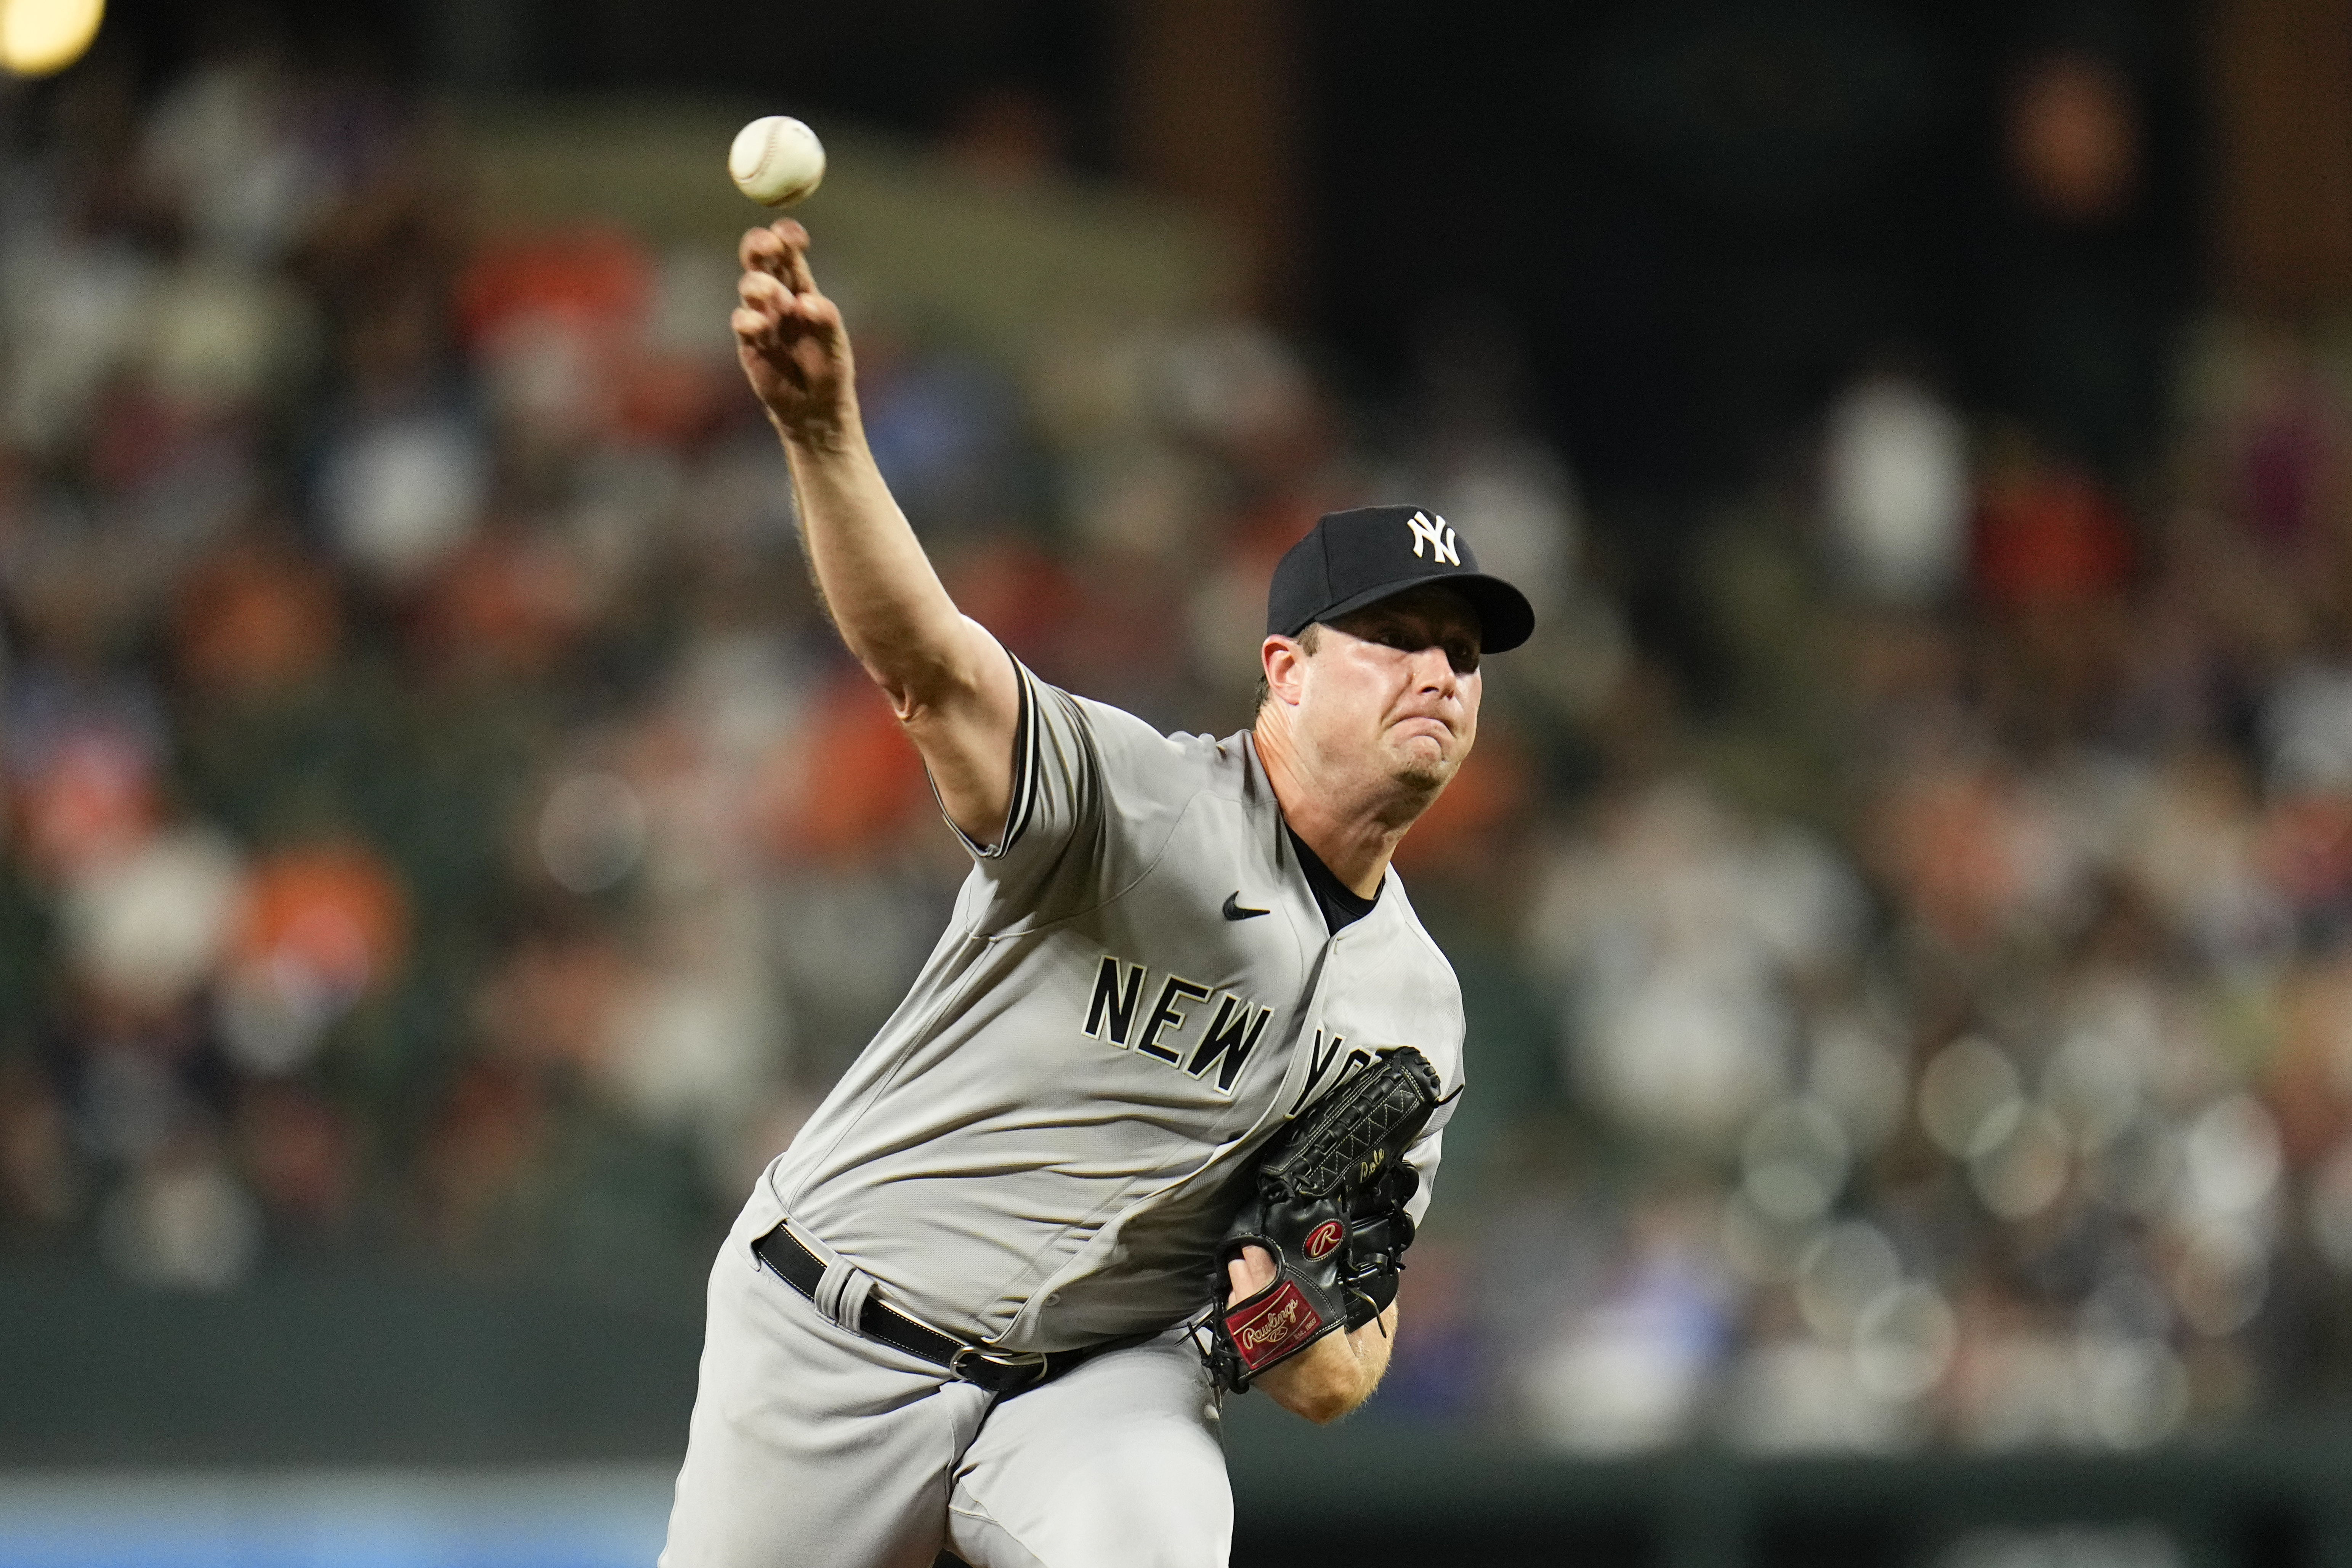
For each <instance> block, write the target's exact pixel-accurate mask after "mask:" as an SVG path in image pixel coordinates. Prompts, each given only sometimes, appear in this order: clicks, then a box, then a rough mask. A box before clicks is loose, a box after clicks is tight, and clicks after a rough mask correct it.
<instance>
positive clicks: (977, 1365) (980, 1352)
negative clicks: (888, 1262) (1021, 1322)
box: [751, 1225, 1152, 1397]
mask: <svg viewBox="0 0 2352 1568" xmlns="http://www.w3.org/2000/svg"><path fill="white" fill-rule="evenodd" d="M751 1250H752V1251H754V1252H756V1253H758V1254H759V1255H760V1260H761V1262H763V1263H765V1264H766V1265H767V1266H768V1267H769V1268H772V1269H774V1270H775V1271H776V1273H777V1274H778V1275H779V1276H780V1277H782V1279H783V1281H784V1283H785V1284H787V1285H790V1286H791V1287H792V1288H793V1289H795V1290H797V1291H799V1292H800V1293H801V1294H802V1295H803V1296H806V1297H807V1298H808V1299H809V1300H811V1301H814V1300H816V1288H817V1285H818V1282H819V1281H821V1280H823V1279H824V1259H822V1258H819V1257H817V1255H816V1254H815V1253H814V1252H811V1251H810V1250H809V1249H808V1248H807V1247H803V1245H801V1239H800V1237H796V1236H794V1235H793V1233H792V1228H791V1227H790V1226H782V1225H780V1226H776V1228H775V1229H773V1230H772V1231H770V1232H769V1233H768V1234H767V1235H765V1236H763V1237H761V1238H760V1239H759V1240H757V1241H755V1242H753V1243H752V1244H751ZM857 1331H858V1332H859V1333H861V1334H863V1335H865V1336H866V1338H867V1339H869V1340H880V1341H881V1342H883V1343H884V1344H886V1345H896V1346H897V1347H898V1349H900V1350H902V1351H905V1352H907V1353H908V1355H911V1356H918V1357H920V1358H921V1359H922V1360H924V1361H927V1362H929V1363H932V1364H933V1365H935V1366H943V1367H945V1368H947V1369H948V1372H949V1373H950V1375H951V1376H954V1377H959V1378H961V1379H962V1380H963V1381H964V1382H966V1383H971V1384H979V1385H980V1386H981V1387H982V1388H984V1389H986V1390H988V1391H989V1392H990V1393H991V1394H997V1395H999V1396H1000V1397H1010V1396H1011V1395H1013V1394H1025V1393H1027V1392H1028V1391H1029V1390H1030V1389H1033V1388H1034V1387H1036V1386H1037V1385H1038V1384H1041V1383H1050V1382H1052V1381H1053V1380H1054V1379H1055V1378H1057V1377H1059V1376H1061V1375H1062V1374H1063V1373H1066V1372H1067V1371H1069V1370H1070V1369H1071V1368H1072V1367H1074V1366H1076V1365H1077V1364H1079V1363H1081V1362H1085V1361H1089V1360H1092V1359H1093V1358H1094V1357H1096V1356H1098V1355H1100V1354H1102V1352H1105V1351H1112V1350H1118V1349H1119V1348H1120V1347H1122V1346H1125V1345H1139V1344H1141V1343H1142V1342H1144V1341H1146V1340H1148V1339H1150V1338H1152V1336H1151V1335H1150V1334H1130V1335H1129V1336H1128V1337H1127V1338H1125V1339H1118V1340H1105V1341H1104V1342H1102V1343H1100V1344H1098V1345H1084V1346H1081V1347H1080V1348H1078V1349H1076V1350H1074V1351H996V1350H990V1349H988V1348H987V1347H986V1346H984V1345H968V1344H966V1343H964V1342H962V1341H961V1340H959V1339H951V1338H950V1337H949V1336H948V1335H946V1334H943V1333H941V1332H940V1331H938V1330H937V1329H932V1328H926V1327H925V1326H924V1325H922V1324H921V1323H919V1322H917V1321H915V1320H914V1319H912V1318H910V1317H908V1316H907V1314H906V1313H904V1312H901V1311H898V1310H896V1309H895V1308H892V1307H890V1306H888V1305H887V1304H886V1303H884V1302H882V1301H878V1300H875V1299H874V1298H873V1297H872V1296H868V1297H867V1298H866V1306H865V1309H864V1310H862V1311H860V1312H859V1313H858V1314H857Z"/></svg>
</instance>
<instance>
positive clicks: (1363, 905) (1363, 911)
mask: <svg viewBox="0 0 2352 1568" xmlns="http://www.w3.org/2000/svg"><path fill="white" fill-rule="evenodd" d="M1282 830H1283V831H1284V832H1285V833H1287V834H1289V835H1290V842H1291V845H1292V847H1294V848H1296V849H1297V851H1298V863H1299V865H1301V866H1303V867H1305V868H1306V870H1307V886H1308V887H1309V888H1312V889H1315V906H1316V908H1318V909H1319V910H1322V911H1323V923H1324V924H1325V925H1327V926H1328V927H1330V928H1331V934H1332V935H1333V936H1338V935H1339V933H1340V932H1341V931H1345V930H1347V929H1348V928H1349V926H1351V925H1354V924H1355V923H1356V922H1357V921H1360V920H1362V919H1363V918H1364V917H1365V916H1366V915H1368V914H1370V913H1371V912H1372V906H1373V905H1374V904H1377V903H1379V902H1380V901H1381V895H1380V892H1379V890H1378V889H1374V890H1373V893H1372V896H1371V897H1370V898H1369V899H1367V898H1365V897H1363V896H1362V895H1361V894H1360V893H1358V892H1357V891H1356V890H1355V889H1352V888H1350V887H1349V886H1348V884H1347V883H1345V882H1342V881H1341V880H1339V876H1338V874H1337V873H1335V872H1334V871H1333V870H1332V869H1331V868H1330V867H1328V866H1326V865H1325V864H1323V857H1321V856H1320V855H1318V854H1317V853H1315V851H1314V850H1312V849H1309V848H1308V847H1307V840H1305V839H1304V838H1301V837H1298V830H1297V829H1296V828H1294V827H1292V826H1290V824H1288V823H1284V824H1283V825H1282Z"/></svg>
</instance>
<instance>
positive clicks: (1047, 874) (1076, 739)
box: [942, 659, 1189, 917]
mask: <svg viewBox="0 0 2352 1568" xmlns="http://www.w3.org/2000/svg"><path fill="white" fill-rule="evenodd" d="M1013 673H1014V675H1015V676H1016V677H1017V678H1018V679H1019V682H1020V694H1021V709H1020V715H1019V718H1018V720H1017V721H1016V723H1015V725H1014V729H1013V790H1012V794H1011V796H1010V797H1009V799H1008V800H1007V801H1006V804H1005V811H1004V823H1003V826H1002V827H1001V828H1000V829H999V830H998V831H997V834H996V836H995V841H994V842H993V843H990V844H982V843H980V842H979V841H977V840H975V839H974V838H972V837H971V835H969V834H967V833H965V832H964V831H963V830H962V829H961V828H960V827H957V826H956V825H955V823H954V822H953V820H952V819H950V820H949V821H948V826H949V827H950V830H952V831H953V832H954V833H955V836H956V837H957V838H958V839H959V840H960V841H961V843H962V845H963V847H964V848H965V850H966V851H967V852H968V853H970V854H971V857H972V859H973V862H974V864H975V867H976V868H977V869H978V871H979V872H980V874H981V876H982V879H984V880H986V881H988V882H991V883H992V884H995V885H996V887H997V889H998V891H999V892H1000V894H1002V895H1003V896H1005V897H1008V898H1011V899H1013V900H1018V901H1021V902H1023V903H1024V904H1025V905H1026V906H1028V907H1030V908H1031V909H1032V910H1033V912H1036V913H1039V914H1043V915H1047V916H1049V917H1050V915H1051V914H1052V913H1053V912H1055V911H1053V910H1049V909H1046V908H1045V907H1044V906H1045V904H1046V903H1047V902H1048V901H1052V902H1067V901H1068V900H1075V899H1079V898H1082V897H1083V896H1084V894H1085V891H1086V887H1087V884H1088V883H1089V882H1091V883H1094V884H1096V885H1097V886H1099V885H1101V884H1104V883H1107V882H1108V881H1110V880H1113V879H1116V878H1117V876H1118V871H1119V866H1120V862H1121V859H1122V857H1121V856H1120V855H1119V853H1118V851H1119V849H1120V848H1121V847H1123V845H1125V844H1126V843H1127V842H1128V841H1129V840H1135V839H1139V838H1142V837H1148V836H1149V834H1150V829H1151V825H1152V824H1153V823H1154V822H1155V821H1156V820H1160V819H1163V818H1164V817H1165V816H1166V814H1164V813H1161V812H1160V811H1158V810H1156V809H1155V808H1156V807H1157V806H1159V805H1163V804H1169V803H1171V802H1175V801H1176V800H1177V796H1176V795H1175V794H1173V793H1171V792H1172V791H1174V790H1181V789H1182V788H1183V773H1184V770H1182V769H1181V767H1180V766H1177V765H1175V764H1177V763H1178V762H1179V759H1180V757H1181V748H1180V747H1179V746H1178V744H1177V743H1176V742H1173V741H1171V739H1170V738H1169V737H1167V736H1165V735H1162V734H1160V732H1159V731H1156V730H1154V729H1152V728H1151V727H1150V725H1148V724H1146V723H1145V722H1144V721H1142V720H1140V719H1138V718H1136V717H1135V716H1134V715H1133V714H1131V713H1127V712H1124V711H1122V710H1119V709H1117V708H1113V707H1111V706H1109V705H1108V704H1107V703H1101V702H1094V701H1089V700H1087V699H1085V698H1082V697H1076V696H1073V695H1072V694H1071V693H1069V692H1067V691H1065V690H1063V689H1061V688H1059V687H1057V686H1054V685H1051V684H1049V683H1048V682H1046V681H1044V680H1041V679H1038V678H1037V676H1036V675H1035V674H1034V672H1033V671H1032V670H1030V668H1028V667H1027V666H1026V665H1024V664H1022V663H1021V662H1020V661H1019V660H1018V659H1015V660H1014V661H1013ZM1186 793H1189V791H1187V792H1186ZM1163 796H1166V797H1167V800H1166V801H1163V800H1162V798H1161V797H1163ZM942 816H944V813H943V814H942ZM1056 885H1057V886H1056ZM1049 888H1052V889H1053V890H1054V891H1055V895H1056V896H1055V897H1054V898H1053V899H1052V900H1048V892H1049Z"/></svg>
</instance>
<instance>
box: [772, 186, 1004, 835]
mask: <svg viewBox="0 0 2352 1568" xmlns="http://www.w3.org/2000/svg"><path fill="white" fill-rule="evenodd" d="M738 256H739V258H740V260H741V262H742V265H743V276H742V278H741V279H740V280H739V281H738V283H737V292H738V294H739V295H740V300H741V302H740V304H739V305H738V306H737V308H736V310H735V315H734V320H733V325H734V328H735V351H736V357H737V358H739V359H740V360H741V362H742V364H743V374H744V375H745V376H747V377H748V378H749V379H750V380H751V390H752V391H753V392H754V393H756V394H758V395H759V398H760V402H761V405H762V406H763V407H765V408H766V409H767V411H768V419H769V421H770V423H772V424H773V425H774V426H775V427H776V434H777V435H778V437H781V438H782V441H783V444H784V459H785V462H786V464H787V466H788V467H789V468H791V470H792V479H793V497H794V499H795V500H797V502H798V503H799V510H800V525H801V544H802V547H803V549H804V550H806V551H807V552H808V559H809V566H810V569H811V571H812V572H814V574H815V577H816V584H817V590H818V592H819V593H820V594H822V595H824V604H825V608H826V611H827V613H828V614H830V615H831V616H832V617H833V624H834V626H835V628H836V629H837V630H838V631H839V632H840V633H841V640H842V641H843V642H845V643H846V644H847V645H848V647H849V651H850V652H851V653H852V654H854V655H856V658H857V662H858V663H860V664H862V665H864V666H865V667H866V673H867V674H869V675H871V676H872V677H873V678H874V680H875V683H876V684H877V685H878V686H880V687H881V688H882V690H883V692H884V694H885V695H886V696H887V697H888V698H889V700H890V706H891V709H892V710H894V711H895V712H896V713H897V714H898V721H899V722H900V723H901V724H903V725H905V726H906V730H907V734H908V737H909V738H910V739H912V740H913V742H915V746H916V749H917V750H919V751H920V752H922V754H923V762H924V763H925V764H926V765H927V766H928V767H929V769H930V773H931V780H932V783H933V784H935V785H936V786H937V788H938V790H939V792H940V805H942V806H943V807H944V808H945V809H946V811H947V815H948V819H949V820H950V821H951V822H953V823H954V824H955V825H956V826H958V827H960V828H961V829H962V830H963V832H964V833H965V835H966V836H967V837H970V838H971V839H972V840H973V841H974V842H975V843H979V844H982V845H987V844H991V843H992V842H993V840H994V838H995V836H996V834H997V832H998V830H999V829H1000V828H1001V827H1002V826H1003V823H1004V816H1005V809H1006V806H1007V805H1008V804H1009V802H1010V799H1011V796H1012V793H1013V731H1014V730H1015V728H1016V727H1017V726H1018V724H1019V722H1020V688H1019V685H1018V683H1017V679H1016V678H1015V676H1014V674H1013V660H1012V658H1011V656H1010V655H1008V654H1007V653H1006V652H1005V651H1004V649H1003V647H1002V646H1001V645H999V644H998V642H997V640H996V638H995V637H992V636H991V635H990V633H989V631H988V629H987V628H986V627H984V626H982V625H981V624H980V623H979V622H977V621H974V620H972V619H971V618H970V617H969V616H965V615H963V614H962V613H961V611H959V610H958V609H957V608H956V607H955V602H954V601H953V600H952V599H950V598H949V597H948V593H947V589H946V588H945V587H944V586H942V585H941V584H940V579H939V574H938V573H936V572H934V571H933V570H932V569H931V563H930V560H929V557H927V556H926V555H924V553H923V547H922V545H921V544H920V543H919V542H918V541H917V540H916V538H915V531H914V530H913V529H912V528H910V527H908V524H907V519H906V515H905V514H904V513H903V512H901V511H900V510H898V502H897V501H896V500H892V499H891V496H890V490H889V487H888V486H887V485H885V484H884V483H883V482H882V472H881V470H880V469H879V468H876V467H875V465H874V454H873V453H872V451H870V450H869V449H868V448H867V447H866V430H865V426H864V425H863V424H862V423H861V422H860V420H859V417H858V412H857V384H856V365H855V363H854V362H853V360H852V357H851V354H850V348H849V333H848V331H847V330H846V329H845V327H844V326H843V325H842V321H841V310H840V309H839V307H837V306H835V304H834V302H833V301H832V300H828V299H826V298H825V297H824V295H823V294H821V293H819V292H818V291H817V286H816V279H815V278H814V276H813V275H812V274H811V273H810V271H809V266H808V231H807V230H806V229H803V227H802V226H800V225H799V224H797V223H794V222H793V221H791V220H790V219H785V220H784V221H782V222H780V223H777V224H775V225H773V226H770V227H767V228H755V229H752V230H751V232H749V233H747V234H746V235H744V237H743V243H742V245H741V246H740V247H739V250H738Z"/></svg>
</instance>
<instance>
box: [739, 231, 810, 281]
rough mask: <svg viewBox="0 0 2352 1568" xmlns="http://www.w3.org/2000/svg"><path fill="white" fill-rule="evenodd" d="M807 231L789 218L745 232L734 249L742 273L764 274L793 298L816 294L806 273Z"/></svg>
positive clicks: (807, 269)
mask: <svg viewBox="0 0 2352 1568" xmlns="http://www.w3.org/2000/svg"><path fill="white" fill-rule="evenodd" d="M808 243H809V235H808V230H807V229H805V228H803V227H802V226H800V225H799V224H797V223H795V222H793V220H792V219H791V218H779V219H778V220H777V221H776V222H774V223H772V224H770V225H768V226H766V227H765V228H754V229H747V230H745V231H744V235H743V237H742V239H741V241H740V243H738V244H737V246H736V247H735V255H736V258H737V259H738V260H739V261H740V262H741V263H742V265H743V270H744V271H746V272H761V273H765V274H767V275H768V276H769V277H772V278H774V279H779V280H780V281H781V282H782V283H783V285H784V286H785V287H786V288H787V289H791V290H792V291H793V293H795V294H814V293H815V292H816V276H815V274H814V273H812V272H811V271H810V270H809V265H808Z"/></svg>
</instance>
